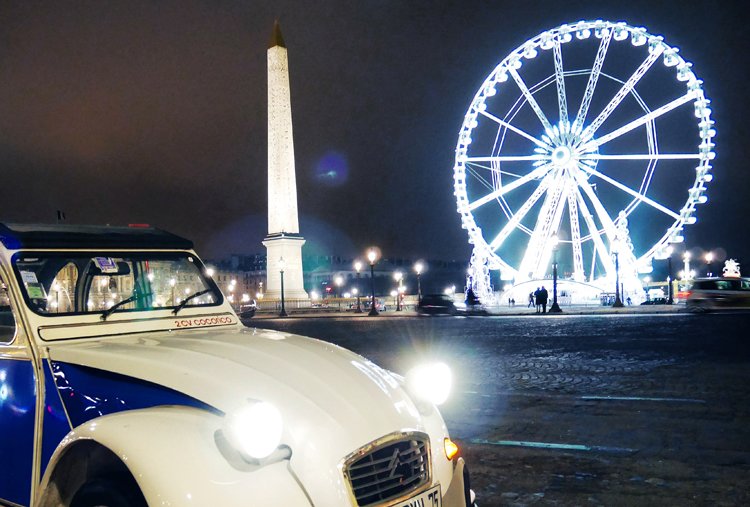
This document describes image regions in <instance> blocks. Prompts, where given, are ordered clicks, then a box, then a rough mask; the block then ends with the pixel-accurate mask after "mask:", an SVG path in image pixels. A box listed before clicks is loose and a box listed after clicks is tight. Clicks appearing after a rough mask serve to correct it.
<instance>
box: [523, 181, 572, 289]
mask: <svg viewBox="0 0 750 507" xmlns="http://www.w3.org/2000/svg"><path fill="white" fill-rule="evenodd" d="M563 178H564V176H563V174H562V172H560V171H558V172H556V173H555V175H554V176H553V177H552V180H551V182H550V185H549V187H550V189H549V190H548V191H547V195H546V196H545V199H544V203H543V204H542V208H541V210H540V211H539V215H538V216H537V219H536V225H535V226H534V231H533V233H532V234H531V238H529V244H528V246H527V247H526V253H525V254H524V256H523V259H522V260H521V265H520V268H519V270H518V271H519V272H520V273H521V274H522V275H523V276H527V275H529V274H531V276H532V277H533V278H541V277H543V276H544V270H545V268H546V266H547V262H548V261H549V256H550V255H551V253H552V249H551V245H550V240H551V237H552V231H553V230H555V231H556V230H557V229H558V228H559V225H560V220H561V219H562V212H563V208H564V204H563V203H564V200H565V192H566V190H567V184H566V182H565V181H564V179H563Z"/></svg>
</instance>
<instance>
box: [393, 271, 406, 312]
mask: <svg viewBox="0 0 750 507" xmlns="http://www.w3.org/2000/svg"><path fill="white" fill-rule="evenodd" d="M403 278H404V274H403V273H402V272H401V271H396V272H395V273H393V279H394V280H396V282H397V283H398V287H397V288H396V311H397V312H400V311H401V280H403Z"/></svg>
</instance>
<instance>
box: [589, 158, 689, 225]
mask: <svg viewBox="0 0 750 507" xmlns="http://www.w3.org/2000/svg"><path fill="white" fill-rule="evenodd" d="M579 167H581V168H582V169H583V170H584V171H586V172H587V173H589V174H593V175H594V176H597V177H598V178H600V179H602V180H604V181H606V182H607V183H609V184H610V185H612V186H615V187H617V188H619V189H620V190H622V191H623V192H625V193H627V194H630V195H632V196H633V197H635V198H636V199H638V200H639V201H641V202H644V203H646V204H648V205H650V206H652V207H654V208H656V209H658V210H659V211H661V212H662V213H665V214H666V215H669V216H670V217H672V218H674V219H675V220H679V218H680V215H679V214H677V213H675V212H674V211H672V210H671V209H669V208H667V207H665V206H662V205H661V204H659V203H658V202H656V201H654V200H653V199H649V198H648V197H646V196H645V195H643V194H641V193H640V192H636V191H635V190H633V189H632V188H630V187H628V186H627V185H623V184H622V183H620V182H619V181H617V180H614V179H612V178H610V177H609V176H607V175H606V174H602V173H600V172H599V171H597V170H596V169H593V168H591V167H587V166H586V165H585V164H579Z"/></svg>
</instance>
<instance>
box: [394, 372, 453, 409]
mask: <svg viewBox="0 0 750 507" xmlns="http://www.w3.org/2000/svg"><path fill="white" fill-rule="evenodd" d="M452 381H453V375H452V374H451V370H450V368H449V367H448V365H446V364H444V363H435V364H427V365H422V366H417V367H416V368H414V369H413V370H411V371H410V372H409V373H407V375H406V387H407V389H408V391H409V393H410V394H411V395H412V396H414V397H416V398H417V400H418V401H424V402H428V403H432V404H433V405H441V404H443V403H445V400H447V399H448V395H449V394H450V392H451V383H452Z"/></svg>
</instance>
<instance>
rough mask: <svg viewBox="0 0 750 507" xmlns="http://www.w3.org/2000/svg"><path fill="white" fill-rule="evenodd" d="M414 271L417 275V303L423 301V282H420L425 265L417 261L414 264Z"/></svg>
mask: <svg viewBox="0 0 750 507" xmlns="http://www.w3.org/2000/svg"><path fill="white" fill-rule="evenodd" d="M414 271H415V272H416V273H417V301H418V302H421V301H422V282H421V280H420V278H421V275H422V271H424V264H422V262H421V261H417V262H416V263H415V264H414Z"/></svg>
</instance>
